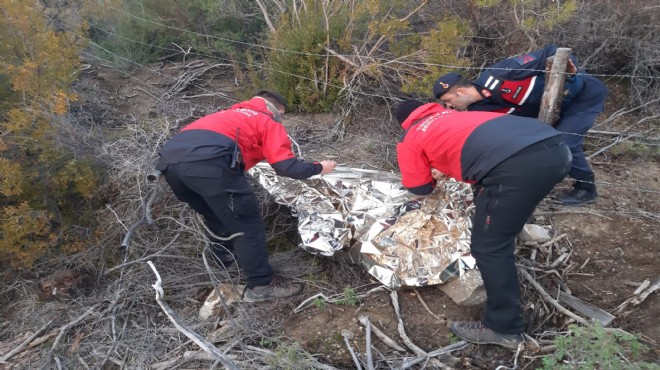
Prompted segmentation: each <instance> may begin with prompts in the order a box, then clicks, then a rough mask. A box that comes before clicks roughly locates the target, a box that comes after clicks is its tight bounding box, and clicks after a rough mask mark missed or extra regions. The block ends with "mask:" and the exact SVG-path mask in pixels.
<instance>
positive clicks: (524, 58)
mask: <svg viewBox="0 0 660 370" xmlns="http://www.w3.org/2000/svg"><path fill="white" fill-rule="evenodd" d="M511 59H513V60H515V61H516V62H517V63H518V64H520V65H521V66H522V65H525V64H527V63H530V62H533V61H535V60H536V59H537V57H536V56H534V55H532V54H523V55H518V56H516V57H513V58H511Z"/></svg>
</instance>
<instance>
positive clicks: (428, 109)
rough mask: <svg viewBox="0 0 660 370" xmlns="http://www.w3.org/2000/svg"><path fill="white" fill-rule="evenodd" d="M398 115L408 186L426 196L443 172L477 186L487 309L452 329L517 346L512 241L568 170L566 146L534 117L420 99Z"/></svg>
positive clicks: (474, 248) (519, 325)
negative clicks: (481, 316) (458, 107)
mask: <svg viewBox="0 0 660 370" xmlns="http://www.w3.org/2000/svg"><path fill="white" fill-rule="evenodd" d="M394 115H395V117H396V119H397V121H398V122H399V124H401V126H402V127H403V129H404V130H405V131H404V133H403V135H402V136H401V138H400V140H399V143H398V144H397V159H398V162H399V168H400V170H401V182H402V183H403V186H405V187H406V188H407V189H408V190H409V191H410V192H411V193H413V194H416V195H426V194H429V193H431V192H432V191H433V189H434V187H435V184H436V180H435V179H437V178H439V177H440V176H441V175H446V176H449V177H452V178H454V179H456V180H458V181H463V182H467V183H470V184H473V186H474V188H475V192H474V194H475V198H474V204H475V211H476V213H475V215H474V219H473V224H472V237H471V247H470V248H471V253H472V255H473V256H474V258H475V260H476V262H477V267H478V268H479V271H480V272H481V276H482V278H483V281H484V286H485V288H486V294H487V296H488V297H487V301H486V314H485V318H484V319H483V320H482V321H479V322H452V323H450V329H451V331H452V332H453V333H454V334H456V335H458V336H459V337H461V338H462V339H464V340H466V341H469V342H473V343H478V344H497V345H500V346H503V347H507V348H512V349H515V348H517V346H518V344H520V343H521V342H522V341H523V339H522V336H521V333H522V332H523V321H522V318H521V312H520V311H521V308H520V289H519V287H518V274H517V270H516V265H515V256H514V250H515V238H516V236H517V235H518V234H519V233H520V231H521V230H522V228H523V226H524V225H525V222H526V221H527V219H528V218H529V216H531V215H532V213H533V211H534V208H535V207H536V205H537V204H538V203H539V202H540V201H541V200H542V199H543V198H544V197H545V196H546V195H547V194H548V193H549V192H550V191H551V190H552V188H553V187H554V186H555V185H556V184H557V183H558V182H560V181H561V180H562V179H563V178H564V177H566V175H567V174H568V172H569V170H570V168H571V151H570V150H569V148H568V145H567V144H566V143H565V142H564V141H563V140H562V137H561V134H560V133H559V132H558V131H557V130H555V129H553V128H552V127H550V126H549V125H546V124H544V123H543V122H541V121H539V120H536V119H532V118H526V117H516V116H511V115H506V114H502V113H493V112H458V111H455V110H452V109H446V108H444V107H443V106H442V105H440V104H437V103H428V104H424V103H422V102H420V101H417V100H407V101H404V102H402V103H401V104H400V105H399V106H398V107H397V108H396V110H395V112H394Z"/></svg>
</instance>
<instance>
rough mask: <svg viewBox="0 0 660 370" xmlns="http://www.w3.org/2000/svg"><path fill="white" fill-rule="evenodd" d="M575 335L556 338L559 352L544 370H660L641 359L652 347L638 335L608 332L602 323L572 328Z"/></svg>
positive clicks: (547, 362) (551, 358) (547, 358)
mask: <svg viewBox="0 0 660 370" xmlns="http://www.w3.org/2000/svg"><path fill="white" fill-rule="evenodd" d="M569 329H570V332H571V335H568V336H559V337H557V338H556V339H555V345H556V347H557V350H556V351H555V353H553V354H551V355H548V356H545V357H544V358H543V359H542V362H543V367H542V369H544V370H551V369H552V370H555V369H559V370H571V369H572V370H576V369H577V370H593V369H601V370H628V369H629V370H633V369H660V366H659V365H657V364H651V363H648V362H643V361H641V360H640V357H641V356H642V355H643V354H644V353H646V352H647V351H648V348H647V347H646V346H644V345H643V344H641V343H639V341H638V340H637V338H636V337H635V336H634V335H631V334H628V333H625V332H623V331H616V330H606V329H605V328H603V327H602V326H601V325H600V324H599V323H594V324H593V325H591V326H588V327H584V326H578V325H570V326H569Z"/></svg>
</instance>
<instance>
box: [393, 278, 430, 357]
mask: <svg viewBox="0 0 660 370" xmlns="http://www.w3.org/2000/svg"><path fill="white" fill-rule="evenodd" d="M390 297H391V298H392V306H394V312H395V313H396V318H397V322H398V325H397V327H398V329H399V336H400V337H401V339H402V340H403V343H405V344H406V347H408V348H410V349H411V350H412V351H413V352H415V353H416V354H417V355H420V356H426V351H424V350H423V349H421V348H419V347H417V345H415V343H413V342H412V341H411V340H410V338H409V337H408V335H407V334H406V328H405V327H404V326H403V319H401V313H400V310H399V296H398V295H397V293H396V290H393V291H392V293H390Z"/></svg>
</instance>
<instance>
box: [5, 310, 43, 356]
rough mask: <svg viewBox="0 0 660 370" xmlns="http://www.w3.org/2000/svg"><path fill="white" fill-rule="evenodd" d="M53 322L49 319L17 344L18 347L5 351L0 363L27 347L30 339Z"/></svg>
mask: <svg viewBox="0 0 660 370" xmlns="http://www.w3.org/2000/svg"><path fill="white" fill-rule="evenodd" d="M52 323H53V320H50V321H49V322H47V323H46V324H44V326H42V327H41V328H39V330H37V331H35V332H34V334H32V335H31V336H30V337H29V338H27V339H26V340H24V341H23V343H21V344H19V345H18V347H16V348H14V349H12V350H11V351H9V352H7V354H5V355H4V356H2V357H0V363H4V362H6V361H7V360H9V359H10V358H11V357H12V356H13V355H15V354H17V353H18V352H20V351H22V350H23V349H24V348H25V347H27V346H28V345H29V344H30V343H32V341H33V340H34V339H35V338H36V337H38V336H39V335H40V334H41V333H43V332H44V331H46V329H48V327H50V324H52Z"/></svg>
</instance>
